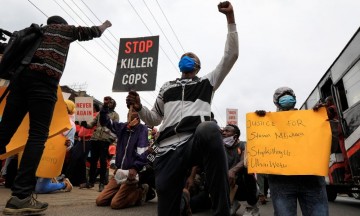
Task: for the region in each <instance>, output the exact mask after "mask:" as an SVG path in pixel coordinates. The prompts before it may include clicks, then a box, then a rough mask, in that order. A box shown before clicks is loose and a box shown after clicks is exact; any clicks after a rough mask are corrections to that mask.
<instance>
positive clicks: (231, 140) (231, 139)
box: [223, 136, 235, 147]
mask: <svg viewBox="0 0 360 216" xmlns="http://www.w3.org/2000/svg"><path fill="white" fill-rule="evenodd" d="M223 143H224V145H225V146H226V147H231V146H233V145H234V143H235V139H234V137H233V136H230V137H224V138H223Z"/></svg>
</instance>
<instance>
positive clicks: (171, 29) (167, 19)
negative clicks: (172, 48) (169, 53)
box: [156, 0, 185, 53]
mask: <svg viewBox="0 0 360 216" xmlns="http://www.w3.org/2000/svg"><path fill="white" fill-rule="evenodd" d="M156 3H157V5H158V6H159V8H160V11H161V13H162V14H163V16H164V17H165V20H166V22H167V24H168V25H169V26H170V28H171V31H172V32H173V34H174V35H175V38H176V40H177V42H178V43H179V44H180V47H181V49H182V50H183V52H184V53H185V49H184V47H183V46H182V44H181V43H180V40H179V38H178V36H177V35H176V33H175V31H174V29H173V27H172V26H171V24H170V22H169V20H168V18H167V17H166V15H165V13H164V11H163V9H162V8H161V6H160V4H159V2H158V1H157V0H156Z"/></svg>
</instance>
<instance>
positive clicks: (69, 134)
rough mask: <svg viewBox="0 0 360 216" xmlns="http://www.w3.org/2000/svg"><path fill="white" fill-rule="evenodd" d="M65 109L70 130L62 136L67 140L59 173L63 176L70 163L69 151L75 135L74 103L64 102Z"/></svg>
mask: <svg viewBox="0 0 360 216" xmlns="http://www.w3.org/2000/svg"><path fill="white" fill-rule="evenodd" d="M65 104H66V109H67V112H68V115H69V120H70V125H71V128H70V129H69V130H67V131H65V132H63V135H64V136H65V137H66V139H67V143H68V144H67V145H66V146H67V147H66V155H65V159H64V164H63V168H62V171H61V173H63V174H65V173H66V170H67V169H68V166H69V163H70V157H71V151H70V150H71V149H72V148H73V146H74V142H75V133H76V125H75V112H76V110H75V103H74V102H73V101H71V100H65Z"/></svg>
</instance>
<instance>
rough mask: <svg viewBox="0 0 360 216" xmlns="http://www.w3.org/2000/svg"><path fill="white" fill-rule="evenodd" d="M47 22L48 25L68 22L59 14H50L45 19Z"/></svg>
mask: <svg viewBox="0 0 360 216" xmlns="http://www.w3.org/2000/svg"><path fill="white" fill-rule="evenodd" d="M47 24H48V25H50V24H65V25H67V24H68V23H67V22H66V20H65V19H64V18H62V17H61V16H51V17H49V18H48V19H47Z"/></svg>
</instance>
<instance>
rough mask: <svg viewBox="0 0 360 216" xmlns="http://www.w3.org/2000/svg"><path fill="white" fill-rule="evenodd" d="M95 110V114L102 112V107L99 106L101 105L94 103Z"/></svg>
mask: <svg viewBox="0 0 360 216" xmlns="http://www.w3.org/2000/svg"><path fill="white" fill-rule="evenodd" d="M94 110H95V112H99V111H100V106H99V104H97V103H94Z"/></svg>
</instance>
